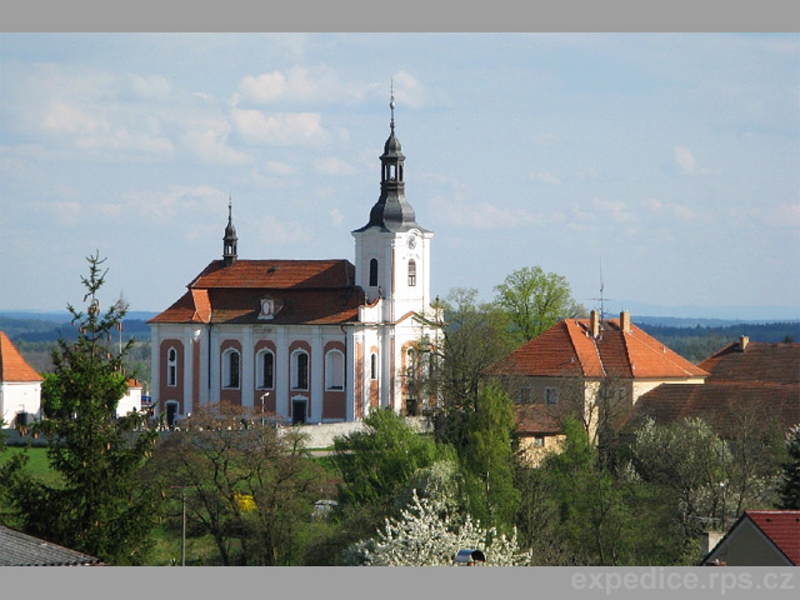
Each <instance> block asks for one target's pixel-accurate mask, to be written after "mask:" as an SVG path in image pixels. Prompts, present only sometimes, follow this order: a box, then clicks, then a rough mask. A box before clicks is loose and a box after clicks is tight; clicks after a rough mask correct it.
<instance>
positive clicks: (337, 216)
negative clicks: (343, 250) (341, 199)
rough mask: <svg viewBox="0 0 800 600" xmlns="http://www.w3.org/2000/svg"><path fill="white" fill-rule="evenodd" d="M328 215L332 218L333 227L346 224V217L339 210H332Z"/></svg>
mask: <svg viewBox="0 0 800 600" xmlns="http://www.w3.org/2000/svg"><path fill="white" fill-rule="evenodd" d="M328 214H329V215H330V216H331V225H333V226H338V225H341V224H342V223H344V215H343V214H342V211H340V210H339V209H338V208H334V209H332V210H331V211H330V212H329V213H328Z"/></svg>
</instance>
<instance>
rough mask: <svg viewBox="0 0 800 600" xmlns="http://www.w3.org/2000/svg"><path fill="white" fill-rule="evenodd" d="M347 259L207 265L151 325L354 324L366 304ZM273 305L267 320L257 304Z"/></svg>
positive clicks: (213, 263)
mask: <svg viewBox="0 0 800 600" xmlns="http://www.w3.org/2000/svg"><path fill="white" fill-rule="evenodd" d="M354 280H355V267H353V265H352V264H351V263H350V262H348V261H346V260H238V261H236V262H234V263H233V264H232V265H230V266H228V267H225V265H224V262H223V261H222V260H215V261H213V262H211V263H210V264H209V265H208V266H207V267H206V268H205V269H204V270H203V271H202V272H201V273H200V274H199V275H198V276H197V277H196V278H195V279H194V281H192V283H190V284H189V286H188V290H187V292H186V293H185V294H184V295H183V296H182V297H181V298H179V299H178V300H177V301H176V302H175V303H174V304H173V305H172V306H170V307H169V308H168V309H166V310H165V311H164V312H162V313H160V314H159V315H156V316H155V317H154V318H152V319H151V320H150V321H149V322H150V323H192V322H196V323H213V324H220V323H235V324H245V323H249V324H255V323H262V324H265V323H269V324H275V325H281V324H313V325H329V324H339V323H346V322H350V321H355V320H357V318H358V308H359V306H362V305H363V304H364V301H365V296H364V293H363V291H362V290H361V288H359V287H357V286H355V285H354V283H353V282H354ZM263 299H270V300H272V301H273V302H274V307H275V310H274V313H273V315H272V317H271V318H270V319H264V318H263V317H262V318H259V315H260V314H261V301H262V300H263Z"/></svg>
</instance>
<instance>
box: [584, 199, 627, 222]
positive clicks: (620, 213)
mask: <svg viewBox="0 0 800 600" xmlns="http://www.w3.org/2000/svg"><path fill="white" fill-rule="evenodd" d="M592 206H593V207H594V208H595V209H597V211H598V212H599V213H602V215H601V218H602V217H606V216H607V217H611V218H612V219H613V220H615V221H617V222H619V223H625V222H629V221H632V220H633V214H632V213H631V212H630V211H628V210H627V207H626V205H625V203H624V202H621V201H614V200H602V199H600V198H595V199H594V200H592Z"/></svg>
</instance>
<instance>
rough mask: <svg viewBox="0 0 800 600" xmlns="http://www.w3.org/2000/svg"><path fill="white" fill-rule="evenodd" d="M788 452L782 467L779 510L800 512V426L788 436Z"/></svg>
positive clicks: (792, 429) (793, 429)
mask: <svg viewBox="0 0 800 600" xmlns="http://www.w3.org/2000/svg"><path fill="white" fill-rule="evenodd" d="M786 452H787V454H788V458H787V460H786V462H784V463H783V465H782V470H783V473H782V481H781V484H780V488H779V493H780V502H779V504H778V508H782V509H784V510H800V425H795V426H794V427H792V428H791V429H790V430H789V433H787V434H786Z"/></svg>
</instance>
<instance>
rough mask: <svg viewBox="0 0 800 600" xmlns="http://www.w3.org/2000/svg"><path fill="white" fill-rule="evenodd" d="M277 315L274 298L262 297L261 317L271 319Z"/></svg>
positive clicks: (259, 316)
mask: <svg viewBox="0 0 800 600" xmlns="http://www.w3.org/2000/svg"><path fill="white" fill-rule="evenodd" d="M274 317H275V301H274V300H273V299H272V298H262V299H261V312H260V313H259V315H258V318H259V319H265V320H269V319H272V318H274Z"/></svg>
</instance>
